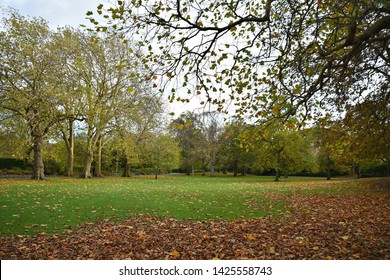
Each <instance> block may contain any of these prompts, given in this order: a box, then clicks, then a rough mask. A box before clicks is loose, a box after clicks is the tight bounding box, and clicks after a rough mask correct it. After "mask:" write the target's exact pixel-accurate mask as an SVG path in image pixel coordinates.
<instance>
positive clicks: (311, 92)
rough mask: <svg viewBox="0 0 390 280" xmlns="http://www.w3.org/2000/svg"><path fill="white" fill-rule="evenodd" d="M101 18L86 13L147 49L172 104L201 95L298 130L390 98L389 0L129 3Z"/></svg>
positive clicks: (100, 9)
mask: <svg viewBox="0 0 390 280" xmlns="http://www.w3.org/2000/svg"><path fill="white" fill-rule="evenodd" d="M97 13H98V14H100V15H103V16H104V18H105V19H106V20H107V22H105V23H99V22H98V21H97V20H96V15H94V14H93V12H89V13H88V15H89V16H90V20H91V21H92V22H93V23H94V24H95V25H96V26H97V29H98V30H101V31H104V32H117V33H121V34H124V35H127V36H129V37H131V38H133V39H136V40H138V41H139V46H140V47H144V48H145V49H146V50H148V53H149V56H148V57H147V58H145V60H144V63H145V64H148V66H149V70H150V73H151V75H153V76H154V77H155V79H156V80H157V79H158V78H159V77H162V79H161V83H164V85H165V86H166V85H167V84H166V82H167V81H166V80H167V79H168V80H170V81H171V83H169V87H170V88H171V90H170V99H171V100H179V101H187V100H188V95H187V92H188V93H189V94H198V95H201V96H203V101H202V104H203V103H204V104H205V103H207V102H209V103H214V104H216V105H217V106H218V107H219V110H221V111H222V110H224V109H226V105H227V104H230V103H232V102H233V103H234V104H235V105H236V107H235V109H236V112H235V113H236V115H237V116H239V117H243V116H250V117H254V118H255V120H257V121H263V120H267V119H270V118H281V119H283V120H290V121H291V122H292V123H294V124H297V125H298V126H299V125H304V124H305V121H307V120H310V119H311V118H312V117H315V116H318V115H323V114H324V111H328V112H334V111H342V110H344V109H345V106H347V105H348V104H356V103H359V102H360V101H361V100H371V99H375V98H376V97H377V96H382V95H387V96H388V95H389V89H388V82H389V74H388V73H390V71H389V61H390V56H389V55H390V49H389V39H390V35H389V29H390V5H389V2H388V1H385V0H381V1H371V0H355V1H326V0H293V1H291V0H289V1H287V0H267V1H249V0H245V1H233V0H232V1H217V2H215V1H209V0H198V1H195V0H186V1H161V0H160V1H157V0H156V1H140V0H139V1H138V0H132V1H117V2H116V6H114V7H112V6H110V8H108V9H105V7H104V5H99V6H98V8H97ZM183 88H186V89H187V92H186V91H185V90H183ZM162 90H166V87H164V88H163V89H162Z"/></svg>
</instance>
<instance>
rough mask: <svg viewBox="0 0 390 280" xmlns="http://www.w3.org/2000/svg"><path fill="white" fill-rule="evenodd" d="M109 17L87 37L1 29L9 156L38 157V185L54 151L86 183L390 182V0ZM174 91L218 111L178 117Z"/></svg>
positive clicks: (111, 13) (15, 25)
mask: <svg viewBox="0 0 390 280" xmlns="http://www.w3.org/2000/svg"><path fill="white" fill-rule="evenodd" d="M97 13H98V14H99V15H100V16H102V18H104V19H106V20H107V22H105V23H104V24H100V23H99V22H97V20H96V19H95V18H94V13H93V12H88V13H87V15H88V16H89V17H90V20H91V22H92V23H93V24H94V25H95V26H96V29H95V30H89V31H88V32H87V31H80V30H77V29H72V28H62V29H58V30H57V31H55V32H54V31H51V30H50V29H49V28H48V26H47V23H46V22H45V21H44V20H42V19H36V18H34V19H26V18H24V17H23V16H21V15H20V14H19V13H17V12H16V11H10V12H9V16H8V17H7V18H4V19H3V21H2V23H3V25H2V29H1V31H0V53H1V57H2V60H1V61H0V118H1V119H0V120H1V123H0V143H1V145H2V149H1V153H2V155H1V156H12V157H19V158H21V157H26V158H27V160H29V159H28V157H29V155H30V154H31V153H33V159H31V161H32V162H33V166H34V175H33V177H34V178H35V179H43V178H44V165H43V151H44V150H45V152H46V159H48V158H49V157H51V158H52V159H53V160H54V161H55V162H57V163H61V164H62V165H63V166H65V167H66V168H65V169H66V174H67V175H68V176H73V174H74V164H75V163H76V165H77V166H79V165H81V166H82V171H81V173H82V176H83V177H85V178H88V177H91V176H93V175H95V176H100V175H101V174H102V168H105V169H107V168H108V167H111V168H113V167H115V169H116V170H118V168H119V167H121V168H123V172H122V173H123V175H124V176H129V175H130V172H131V170H132V167H133V168H134V167H139V168H140V167H143V168H145V167H146V168H151V169H153V170H154V171H155V172H156V174H157V173H158V172H159V171H162V170H170V169H172V168H179V169H180V170H181V171H183V172H185V173H187V174H191V173H193V172H194V170H199V169H200V170H203V171H205V170H207V171H209V172H210V174H211V175H212V176H213V175H214V174H215V172H216V171H217V170H219V171H222V172H225V171H228V170H229V171H232V172H233V174H234V175H237V174H238V172H239V170H240V169H241V172H242V173H245V172H247V171H251V172H256V173H261V172H265V171H272V172H274V173H275V174H276V179H277V180H278V179H279V176H281V174H289V173H299V172H303V171H304V172H316V171H318V170H322V171H323V172H326V173H327V175H328V178H330V174H331V172H332V170H333V171H335V170H336V171H339V172H344V171H347V170H350V169H351V168H352V169H353V170H354V172H355V174H357V175H358V176H360V170H361V167H362V166H363V165H367V164H373V163H378V164H387V172H389V161H390V154H389V151H390V147H389V143H390V141H389V139H390V125H389V124H390V105H389V104H390V88H389V86H388V85H389V83H390V76H389V73H390V69H389V68H390V67H389V66H390V48H389V46H390V44H389V40H390V37H389V35H388V30H389V29H390V5H389V4H388V1H371V0H357V1H346V2H345V1H338V2H332V1H318V0H308V1H285V0H267V1H249V0H248V1H247V0H245V1H229V2H226V3H225V2H221V3H219V2H218V3H217V2H215V1H208V0H200V1H193V0H189V1H117V2H116V5H115V3H113V5H110V7H109V8H108V9H105V8H104V5H99V6H98V7H97ZM128 38H131V40H129V39H128ZM157 92H159V94H157ZM167 92H168V94H169V100H170V101H174V100H177V101H183V102H189V98H190V97H191V96H193V95H197V96H199V98H201V99H202V100H201V101H200V104H201V105H203V106H204V108H211V107H212V105H214V106H215V107H214V108H215V110H210V109H209V110H204V111H203V112H202V113H194V112H187V113H184V114H183V115H181V116H180V117H178V118H176V119H173V120H172V121H169V118H168V115H166V112H165V110H164V104H163V102H162V100H161V96H162V95H161V94H166V93H167ZM228 104H230V108H231V106H232V105H233V107H234V110H235V113H234V115H235V118H234V120H232V121H230V123H229V124H226V121H225V117H224V116H222V113H227V112H228V111H229V109H230V108H229V107H228V106H227V105H228ZM206 105H207V106H206ZM225 105H226V106H225ZM167 120H168V121H167ZM64 159H65V160H64ZM92 165H94V166H93V167H92ZM92 170H93V171H92ZM92 173H93V174H92ZM115 173H118V171H116V172H115Z"/></svg>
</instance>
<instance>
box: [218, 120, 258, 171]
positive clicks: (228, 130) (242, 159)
mask: <svg viewBox="0 0 390 280" xmlns="http://www.w3.org/2000/svg"><path fill="white" fill-rule="evenodd" d="M244 130H245V125H244V124H240V123H231V124H230V125H228V126H226V127H225V128H224V131H223V133H222V134H221V135H220V138H219V143H220V145H221V149H220V151H219V158H220V160H221V161H222V163H223V165H224V169H225V171H224V172H226V168H227V166H231V167H232V169H233V176H234V177H236V176H237V175H238V171H239V166H241V170H242V171H241V174H242V175H244V174H245V168H246V167H248V166H250V164H251V162H252V156H253V154H251V153H250V151H249V150H248V151H246V150H245V149H244V148H243V145H242V143H241V141H240V134H241V133H243V131H244Z"/></svg>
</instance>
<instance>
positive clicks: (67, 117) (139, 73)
mask: <svg viewBox="0 0 390 280" xmlns="http://www.w3.org/2000/svg"><path fill="white" fill-rule="evenodd" d="M0 55H1V58H2V59H1V61H0V117H1V123H0V128H1V129H0V137H1V144H2V148H1V153H2V156H12V157H25V158H27V159H28V158H29V157H30V154H31V153H32V154H33V157H32V162H33V170H34V174H33V178H34V179H44V178H45V174H44V161H43V151H44V149H45V148H47V147H52V146H55V144H56V143H60V142H61V145H64V147H65V150H66V158H67V160H66V174H67V175H68V176H72V175H73V172H74V160H75V149H76V147H75V145H76V144H78V145H81V147H80V148H81V149H79V150H78V152H79V153H82V157H83V161H84V162H83V170H82V177H85V178H89V177H91V176H92V175H93V174H91V171H92V169H94V173H95V175H96V176H100V175H101V165H102V149H103V147H104V146H105V145H107V144H108V143H109V144H110V145H111V146H114V147H113V148H112V149H113V150H115V153H116V154H117V157H118V158H119V160H120V161H121V162H124V165H125V166H126V169H127V170H130V169H129V168H130V167H129V166H130V165H131V164H141V163H142V164H144V165H149V166H152V167H154V168H155V169H160V168H162V167H164V166H163V165H164V164H165V161H164V160H162V158H164V157H172V158H173V159H172V160H171V161H169V162H170V164H171V165H175V164H176V162H177V161H178V148H177V146H175V144H174V142H173V140H172V139H171V137H169V136H168V135H165V134H164V129H163V128H164V123H163V122H161V119H162V114H163V113H164V110H163V103H162V101H161V100H160V97H159V96H158V95H156V94H155V93H154V92H153V85H151V82H150V81H149V80H148V79H147V78H145V77H144V74H145V73H146V72H145V71H144V70H143V69H142V68H143V65H142V63H141V60H142V57H141V55H140V54H139V53H137V52H136V51H133V50H132V49H131V45H130V43H129V42H128V41H126V40H123V38H120V37H118V36H98V35H97V34H96V33H93V32H89V33H86V32H82V31H80V30H76V29H72V28H62V29H58V30H57V31H51V30H50V29H49V27H48V25H47V22H46V21H44V20H43V19H39V18H32V19H28V18H25V17H23V16H22V15H20V14H19V13H18V12H17V11H14V10H10V11H9V15H8V17H5V18H4V19H3V20H2V28H1V31H0ZM75 140H77V141H75ZM141 151H142V153H141ZM57 161H58V158H57ZM93 162H94V163H95V166H94V168H92V163H93ZM165 165H166V164H165ZM165 167H169V166H165ZM124 174H125V175H128V171H125V172H124Z"/></svg>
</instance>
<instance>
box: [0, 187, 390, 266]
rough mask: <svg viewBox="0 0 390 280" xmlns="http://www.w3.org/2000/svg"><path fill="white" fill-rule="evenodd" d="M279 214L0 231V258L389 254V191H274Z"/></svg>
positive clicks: (137, 218)
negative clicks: (284, 207) (283, 204)
mask: <svg viewBox="0 0 390 280" xmlns="http://www.w3.org/2000/svg"><path fill="white" fill-rule="evenodd" d="M269 198H270V200H277V199H286V200H287V201H288V207H289V209H290V210H289V211H287V212H285V213H282V214H280V215H275V216H268V217H264V218H254V219H246V220H235V221H227V220H223V221H207V222H206V221H203V222H199V221H193V220H177V219H173V218H162V217H156V216H151V215H138V216H130V217H129V218H128V219H127V220H126V221H122V222H113V221H110V220H108V219H106V220H104V221H100V222H93V223H91V222H88V223H84V224H82V225H80V226H78V227H77V228H75V229H73V230H67V231H65V232H64V233H63V234H62V235H54V236H47V235H46V234H44V233H41V234H38V235H35V236H33V237H23V236H3V237H0V258H1V259H45V260H51V259H73V260H77V259H187V260H189V259H194V260H199V259H202V260H207V259H285V260H289V259H390V205H389V201H390V193H389V192H388V191H386V192H383V191H382V192H380V193H378V192H372V193H360V194H345V195H315V194H300V193H295V194H283V193H272V194H270V197H269Z"/></svg>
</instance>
